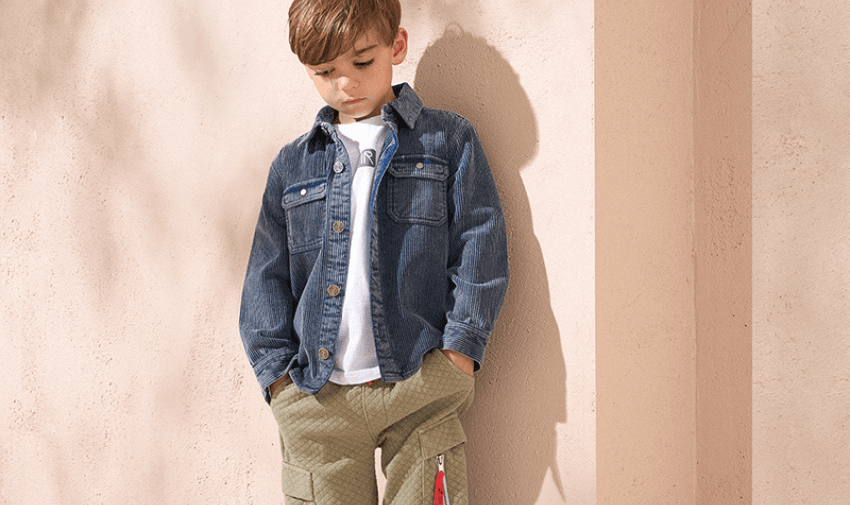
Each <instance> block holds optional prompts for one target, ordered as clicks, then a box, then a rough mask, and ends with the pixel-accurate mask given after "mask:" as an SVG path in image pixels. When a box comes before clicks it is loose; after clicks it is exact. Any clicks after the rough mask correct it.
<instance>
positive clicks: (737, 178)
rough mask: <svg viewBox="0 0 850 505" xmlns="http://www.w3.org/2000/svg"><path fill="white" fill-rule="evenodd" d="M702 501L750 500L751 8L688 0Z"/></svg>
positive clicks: (741, 3)
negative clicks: (690, 9) (691, 45)
mask: <svg viewBox="0 0 850 505" xmlns="http://www.w3.org/2000/svg"><path fill="white" fill-rule="evenodd" d="M694 221H695V235H694V238H695V240H694V260H695V272H696V274H695V283H694V286H695V297H694V303H695V307H696V311H695V312H696V329H697V333H696V335H697V346H696V350H697V352H696V400H697V407H696V416H697V418H696V427H697V431H696V433H697V438H696V453H697V460H696V462H697V466H696V472H697V473H696V476H697V489H696V503H697V504H698V505H702V504H705V505H711V504H717V503H723V504H728V505H731V504H743V503H752V8H751V3H750V2H749V1H737V0H724V1H720V2H718V1H717V0H696V2H695V4H694Z"/></svg>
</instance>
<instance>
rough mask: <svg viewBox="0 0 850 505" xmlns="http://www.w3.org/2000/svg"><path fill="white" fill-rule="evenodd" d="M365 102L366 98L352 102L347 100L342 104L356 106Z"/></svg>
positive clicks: (352, 100)
mask: <svg viewBox="0 0 850 505" xmlns="http://www.w3.org/2000/svg"><path fill="white" fill-rule="evenodd" d="M363 100H365V98H353V99H351V100H346V101H344V102H342V104H343V105H355V104H358V103H360V102H362V101H363Z"/></svg>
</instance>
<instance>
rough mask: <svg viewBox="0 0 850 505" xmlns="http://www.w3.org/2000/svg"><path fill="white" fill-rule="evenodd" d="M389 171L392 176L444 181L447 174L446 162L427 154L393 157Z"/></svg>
mask: <svg viewBox="0 0 850 505" xmlns="http://www.w3.org/2000/svg"><path fill="white" fill-rule="evenodd" d="M389 172H390V174H392V175H393V176H394V177H419V178H423V179H433V180H435V181H444V180H446V178H448V176H449V168H448V163H446V162H445V161H443V160H441V159H440V158H437V157H436V156H431V155H429V154H422V155H405V156H400V157H396V158H393V161H392V163H391V164H390V168H389Z"/></svg>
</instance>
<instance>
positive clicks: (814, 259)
mask: <svg viewBox="0 0 850 505" xmlns="http://www.w3.org/2000/svg"><path fill="white" fill-rule="evenodd" d="M753 9H754V12H753V258H754V259H753V324H754V330H753V396H754V398H753V457H754V460H753V503H755V504H758V505H785V504H801V503H811V504H818V505H821V504H843V503H847V500H848V496H850V477H849V476H850V458H848V454H850V366H848V364H850V339H848V323H850V234H848V212H850V135H848V133H850V127H848V120H847V118H848V117H850V94H848V87H847V83H848V81H850V32H848V30H847V27H848V26H850V4H848V3H847V2H844V1H841V0H821V1H818V2H781V1H773V0H764V1H757V2H754V3H753Z"/></svg>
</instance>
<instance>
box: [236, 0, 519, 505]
mask: <svg viewBox="0 0 850 505" xmlns="http://www.w3.org/2000/svg"><path fill="white" fill-rule="evenodd" d="M400 18H401V7H400V5H399V2H398V0H295V1H294V3H293V4H292V6H291V7H290V10H289V30H290V35H289V37H290V38H289V40H290V46H291V48H292V51H293V52H294V53H295V54H296V55H297V56H298V58H299V59H300V61H301V62H302V63H303V64H304V65H305V67H306V70H307V73H308V75H309V76H310V79H312V81H313V83H314V84H315V86H316V90H317V91H318V92H319V94H320V95H321V96H322V98H323V99H324V100H325V102H327V104H328V106H327V107H324V108H323V109H322V110H321V111H319V114H318V116H317V117H316V121H315V123H314V124H313V127H312V128H311V129H310V131H309V132H307V133H306V134H304V135H302V136H301V137H299V138H298V139H296V140H295V141H293V142H292V143H290V144H288V145H286V146H285V147H284V148H283V149H282V150H281V151H280V153H279V154H278V156H277V158H276V159H275V160H274V162H273V163H272V166H271V170H270V173H269V178H268V183H267V186H266V190H265V193H264V195H263V201H262V207H261V210H260V217H259V220H258V223H257V228H256V233H255V236H254V243H253V247H252V251H251V257H250V260H249V264H248V272H247V275H246V278H245V286H244V290H243V295H242V310H241V315H240V321H239V324H240V332H241V335H242V340H243V343H244V345H245V350H246V352H247V354H248V357H249V359H250V361H251V364H252V366H253V368H254V371H255V372H256V374H257V378H258V380H259V382H260V386H261V387H262V389H263V392H264V395H265V399H266V401H267V402H269V403H270V404H271V408H272V411H273V413H274V416H275V419H276V420H277V422H278V425H279V431H280V437H281V446H282V451H283V489H284V494H286V496H287V500H288V501H287V503H289V504H292V503H296V504H297V503H317V504H320V505H321V504H328V505H330V504H333V505H339V504H343V505H359V504H363V505H367V504H369V505H371V504H374V503H376V501H377V485H376V482H375V473H374V468H375V464H374V454H375V448H376V447H381V448H382V450H381V454H382V461H381V467H382V469H383V471H384V473H385V474H386V476H387V485H386V489H385V492H384V495H385V503H387V504H396V505H407V504H414V503H415V504H421V503H432V501H431V500H433V503H449V502H450V503H451V504H452V505H464V504H466V503H467V502H468V495H467V484H466V463H465V459H464V454H463V446H462V444H463V443H464V441H465V437H464V434H463V428H462V426H461V424H460V421H459V420H458V417H459V415H461V414H463V413H464V412H465V411H466V410H467V409H468V407H469V405H470V403H471V401H472V393H473V387H474V379H473V378H472V373H473V370H474V369H477V368H479V367H480V366H481V363H482V361H483V359H484V349H485V347H486V345H487V341H488V339H489V336H490V333H491V331H492V330H493V325H494V324H495V321H496V318H497V316H498V314H499V310H500V308H501V305H502V302H503V300H504V296H505V292H506V290H507V285H508V261H507V245H506V236H505V223H504V216H503V214H502V207H501V204H500V201H499V196H498V193H497V191H496V186H495V184H494V182H493V177H492V174H491V172H490V168H489V166H488V164H487V161H486V159H485V157H484V152H483V150H482V148H481V144H480V142H479V140H478V136H477V134H476V132H475V130H474V129H473V127H472V126H471V125H470V123H469V122H468V121H466V120H465V119H463V118H462V117H460V116H458V115H456V114H453V113H450V112H446V111H440V110H434V109H428V108H425V107H423V106H422V103H421V101H420V100H419V98H418V97H417V95H416V94H415V93H414V92H413V90H412V89H411V88H410V87H409V86H408V85H407V84H401V85H398V86H392V67H393V65H398V64H399V63H401V62H402V61H404V59H405V56H406V54H407V37H408V36H407V32H406V31H405V30H404V28H400V27H399V22H400Z"/></svg>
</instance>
